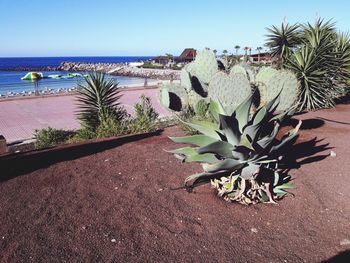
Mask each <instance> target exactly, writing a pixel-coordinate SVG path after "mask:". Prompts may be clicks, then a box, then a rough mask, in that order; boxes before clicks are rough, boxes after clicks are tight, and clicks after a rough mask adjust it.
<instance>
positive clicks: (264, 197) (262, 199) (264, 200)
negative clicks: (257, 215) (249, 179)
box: [259, 190, 269, 203]
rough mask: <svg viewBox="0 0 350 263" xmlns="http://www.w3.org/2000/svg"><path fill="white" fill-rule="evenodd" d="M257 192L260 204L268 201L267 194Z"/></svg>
mask: <svg viewBox="0 0 350 263" xmlns="http://www.w3.org/2000/svg"><path fill="white" fill-rule="evenodd" d="M259 192H260V195H261V197H260V198H259V199H260V201H261V202H262V203H267V202H268V201H269V197H268V196H267V194H265V192H264V191H262V190H260V191H259Z"/></svg>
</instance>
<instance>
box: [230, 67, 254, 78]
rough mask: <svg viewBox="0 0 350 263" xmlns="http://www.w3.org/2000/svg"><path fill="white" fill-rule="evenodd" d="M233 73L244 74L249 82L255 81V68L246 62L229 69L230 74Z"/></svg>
mask: <svg viewBox="0 0 350 263" xmlns="http://www.w3.org/2000/svg"><path fill="white" fill-rule="evenodd" d="M235 74H244V75H246V76H247V78H248V80H249V81H250V82H255V75H256V72H255V69H253V68H252V67H250V66H248V65H247V64H241V65H234V66H233V67H232V68H231V70H230V75H231V76H233V75H235Z"/></svg>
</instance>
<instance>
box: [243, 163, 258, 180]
mask: <svg viewBox="0 0 350 263" xmlns="http://www.w3.org/2000/svg"><path fill="white" fill-rule="evenodd" d="M259 170H260V165H258V164H253V163H250V164H248V165H247V166H245V167H243V169H242V171H241V175H240V176H241V177H242V178H243V179H245V180H249V179H253V178H254V176H255V175H257V174H258V173H259Z"/></svg>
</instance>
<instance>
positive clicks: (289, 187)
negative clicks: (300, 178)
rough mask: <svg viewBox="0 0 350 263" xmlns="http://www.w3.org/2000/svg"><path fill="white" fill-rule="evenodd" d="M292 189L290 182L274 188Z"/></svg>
mask: <svg viewBox="0 0 350 263" xmlns="http://www.w3.org/2000/svg"><path fill="white" fill-rule="evenodd" d="M292 188H294V187H293V184H292V183H291V182H287V183H284V184H281V185H277V186H276V187H275V189H292Z"/></svg>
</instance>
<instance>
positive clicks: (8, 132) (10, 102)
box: [0, 83, 170, 143]
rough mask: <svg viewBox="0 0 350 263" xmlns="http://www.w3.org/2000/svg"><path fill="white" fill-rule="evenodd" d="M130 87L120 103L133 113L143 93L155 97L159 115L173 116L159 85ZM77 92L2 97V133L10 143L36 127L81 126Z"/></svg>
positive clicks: (29, 135) (24, 137) (154, 101)
mask: <svg viewBox="0 0 350 263" xmlns="http://www.w3.org/2000/svg"><path fill="white" fill-rule="evenodd" d="M150 84H154V83H149V86H147V87H140V86H138V87H135V86H132V87H131V86H128V87H127V88H124V89H123V90H122V95H123V96H122V98H121V104H122V105H123V106H124V107H125V109H126V110H127V111H128V113H130V114H133V105H134V104H135V103H137V102H138V101H139V98H140V96H141V95H142V94H144V95H145V96H148V97H150V98H151V100H152V104H153V106H154V108H155V109H156V111H157V112H158V113H159V116H160V117H166V116H170V112H169V111H167V110H166V109H165V108H164V107H163V106H162V105H160V103H159V101H158V96H157V93H158V86H150ZM77 110H78V108H77V105H76V93H68V94H59V95H45V96H38V97H35V96H32V97H14V98H6V99H0V134H1V135H3V136H4V137H5V139H6V141H7V143H12V142H16V141H23V140H30V139H32V137H33V133H34V131H35V129H42V128H47V127H49V126H50V127H53V128H57V129H67V130H72V129H78V128H79V127H80V125H79V122H78V120H77V118H76V112H77Z"/></svg>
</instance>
